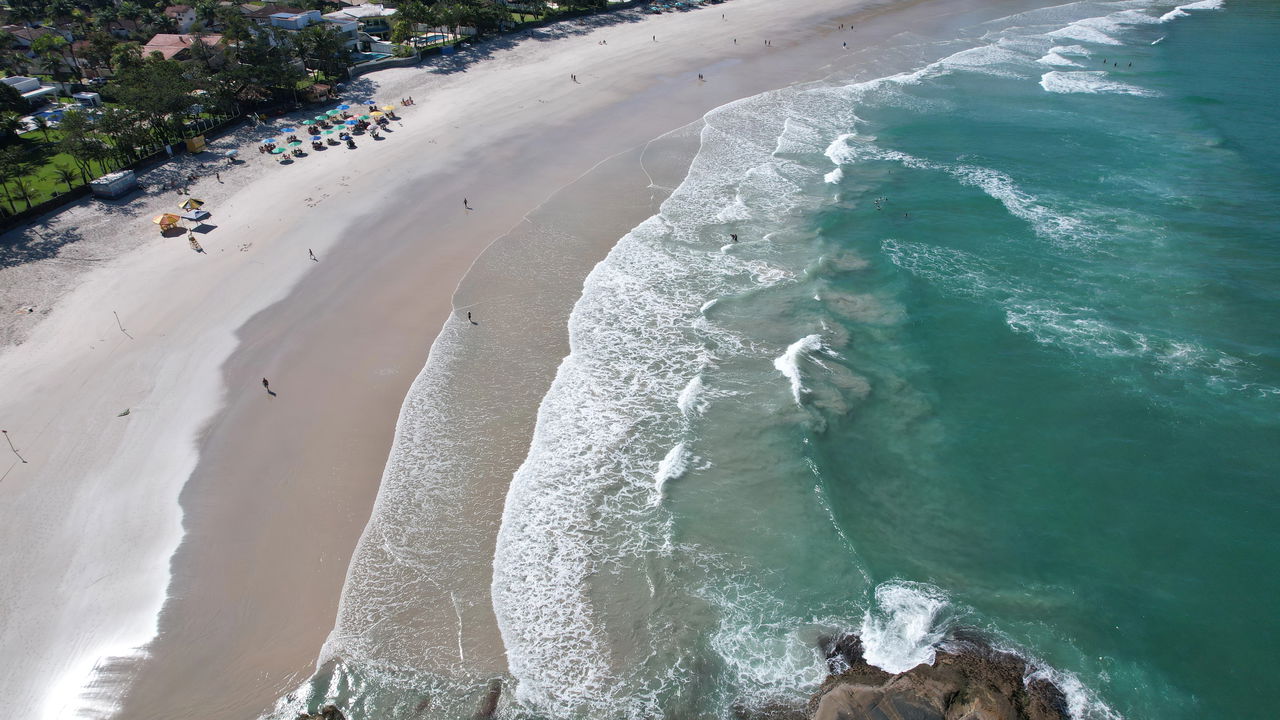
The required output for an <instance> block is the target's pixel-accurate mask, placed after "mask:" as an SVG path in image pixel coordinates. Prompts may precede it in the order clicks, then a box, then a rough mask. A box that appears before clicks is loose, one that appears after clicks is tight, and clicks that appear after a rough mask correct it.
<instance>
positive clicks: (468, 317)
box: [467, 310, 476, 325]
mask: <svg viewBox="0 0 1280 720" xmlns="http://www.w3.org/2000/svg"><path fill="white" fill-rule="evenodd" d="M467 322H469V323H471V324H472V325H475V324H476V323H475V321H474V320H472V319H471V311H470V310H468V311H467Z"/></svg>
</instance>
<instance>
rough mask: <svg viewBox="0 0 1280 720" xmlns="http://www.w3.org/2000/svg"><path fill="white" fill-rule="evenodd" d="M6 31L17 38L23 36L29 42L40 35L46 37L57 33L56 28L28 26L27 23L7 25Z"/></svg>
mask: <svg viewBox="0 0 1280 720" xmlns="http://www.w3.org/2000/svg"><path fill="white" fill-rule="evenodd" d="M4 31H5V32H7V33H9V34H10V35H12V36H14V37H15V38H21V39H23V40H26V41H27V42H29V43H30V42H34V41H35V39H36V38H38V37H44V36H45V35H50V34H53V33H55V31H54V30H51V29H49V28H47V27H38V28H33V27H28V26H26V25H5V26H4ZM58 34H61V33H58Z"/></svg>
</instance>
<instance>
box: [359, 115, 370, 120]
mask: <svg viewBox="0 0 1280 720" xmlns="http://www.w3.org/2000/svg"><path fill="white" fill-rule="evenodd" d="M360 119H361V120H372V119H373V116H372V115H361V116H360Z"/></svg>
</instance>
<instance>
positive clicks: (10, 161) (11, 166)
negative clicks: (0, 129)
mask: <svg viewBox="0 0 1280 720" xmlns="http://www.w3.org/2000/svg"><path fill="white" fill-rule="evenodd" d="M24 162H25V156H24V155H23V154H22V151H21V150H19V149H17V148H5V149H4V150H0V187H3V188H4V196H5V199H7V200H8V201H9V214H10V215H13V214H15V213H17V212H18V209H17V208H16V207H14V205H13V196H12V195H10V194H9V181H10V180H12V179H13V178H15V177H18V176H19V175H21V174H22V173H23V172H25V171H26V169H25V167H24V166H23V164H24Z"/></svg>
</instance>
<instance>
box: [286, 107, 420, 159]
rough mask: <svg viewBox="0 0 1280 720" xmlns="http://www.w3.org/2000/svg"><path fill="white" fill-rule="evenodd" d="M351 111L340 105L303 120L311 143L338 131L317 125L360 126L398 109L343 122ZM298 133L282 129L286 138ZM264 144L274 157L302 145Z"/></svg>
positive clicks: (298, 143) (290, 143)
mask: <svg viewBox="0 0 1280 720" xmlns="http://www.w3.org/2000/svg"><path fill="white" fill-rule="evenodd" d="M362 104H363V105H373V101H372V100H370V101H368V102H366V103H362ZM350 109H351V106H350V105H339V106H338V107H336V108H334V109H332V110H329V111H326V112H325V113H324V114H323V115H316V116H315V117H313V118H311V119H310V120H303V121H302V123H301V124H302V125H305V126H307V129H308V131H309V132H310V133H311V135H310V136H309V139H310V140H311V142H320V141H321V140H323V139H324V138H323V135H333V134H334V133H335V132H336V131H335V130H331V129H330V130H319V129H317V128H316V127H315V126H317V125H320V124H322V123H332V124H338V123H342V124H344V125H347V126H348V127H352V126H355V125H359V124H360V121H361V120H364V121H366V122H368V121H370V120H374V119H376V118H380V117H382V116H383V115H386V114H387V113H389V112H392V111H394V110H395V109H396V107H395V106H394V105H383V106H382V109H381V110H374V111H372V112H370V113H368V114H366V115H360V116H358V117H353V118H349V119H347V120H342V118H340V117H338V116H339V115H341V114H342V113H343V111H346V110H350ZM296 132H297V129H296V128H291V127H286V128H280V133H281V134H282V135H284V136H285V137H289V136H290V135H292V134H293V133H296ZM262 144H263V145H270V146H272V147H271V153H272V154H273V155H282V154H284V153H286V152H289V150H288V149H287V148H296V147H300V146H301V145H302V141H301V140H291V141H289V142H287V143H279V142H278V141H277V140H276V139H275V138H265V139H263V140H262Z"/></svg>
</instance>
